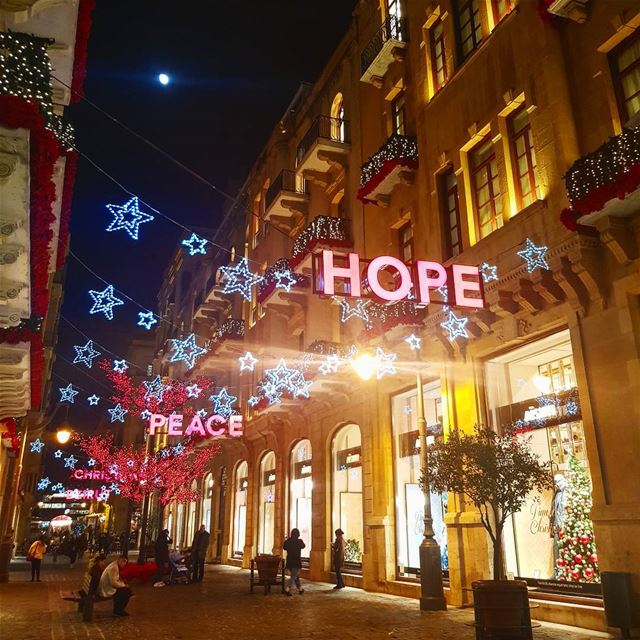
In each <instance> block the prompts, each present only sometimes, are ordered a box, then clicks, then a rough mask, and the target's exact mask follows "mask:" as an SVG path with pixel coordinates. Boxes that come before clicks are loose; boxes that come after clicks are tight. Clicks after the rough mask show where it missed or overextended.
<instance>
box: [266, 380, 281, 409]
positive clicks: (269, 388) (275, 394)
mask: <svg viewBox="0 0 640 640" xmlns="http://www.w3.org/2000/svg"><path fill="white" fill-rule="evenodd" d="M262 393H263V394H264V397H265V398H266V399H267V400H268V401H269V404H278V403H280V402H282V400H281V398H282V391H279V390H278V389H277V388H276V385H275V384H273V382H267V383H266V384H264V385H262Z"/></svg>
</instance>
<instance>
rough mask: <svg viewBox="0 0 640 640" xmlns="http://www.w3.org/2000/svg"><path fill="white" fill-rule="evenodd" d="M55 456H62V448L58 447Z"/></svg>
mask: <svg viewBox="0 0 640 640" xmlns="http://www.w3.org/2000/svg"><path fill="white" fill-rule="evenodd" d="M53 457H54V458H62V451H61V450H60V449H58V450H57V451H56V452H55V453H54V454H53Z"/></svg>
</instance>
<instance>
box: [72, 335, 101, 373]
mask: <svg viewBox="0 0 640 640" xmlns="http://www.w3.org/2000/svg"><path fill="white" fill-rule="evenodd" d="M73 348H74V349H75V350H76V357H75V358H74V359H73V364H78V363H80V362H81V363H82V364H84V365H86V366H87V367H88V368H89V369H91V366H92V365H93V359H94V358H97V357H98V356H99V355H100V352H99V351H96V350H95V349H94V348H93V340H88V341H87V344H85V345H84V347H80V346H78V345H74V346H73Z"/></svg>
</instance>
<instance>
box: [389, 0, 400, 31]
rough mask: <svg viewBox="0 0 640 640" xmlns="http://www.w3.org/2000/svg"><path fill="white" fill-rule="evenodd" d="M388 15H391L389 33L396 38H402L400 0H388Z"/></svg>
mask: <svg viewBox="0 0 640 640" xmlns="http://www.w3.org/2000/svg"><path fill="white" fill-rule="evenodd" d="M387 16H388V17H389V31H390V34H389V35H390V36H391V38H393V39H394V40H402V29H401V26H400V18H401V17H402V14H401V12H400V0H387Z"/></svg>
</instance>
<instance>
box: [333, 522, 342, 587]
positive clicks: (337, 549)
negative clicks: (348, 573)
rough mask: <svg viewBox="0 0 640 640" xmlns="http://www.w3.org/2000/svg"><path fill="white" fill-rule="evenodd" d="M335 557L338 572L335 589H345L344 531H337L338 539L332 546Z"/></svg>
mask: <svg viewBox="0 0 640 640" xmlns="http://www.w3.org/2000/svg"><path fill="white" fill-rule="evenodd" d="M331 551H332V555H333V569H334V571H335V572H336V586H335V587H333V588H334V589H344V587H345V584H344V581H343V579H342V565H343V564H344V531H343V530H342V529H336V539H335V542H334V543H333V544H332V545H331Z"/></svg>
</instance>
